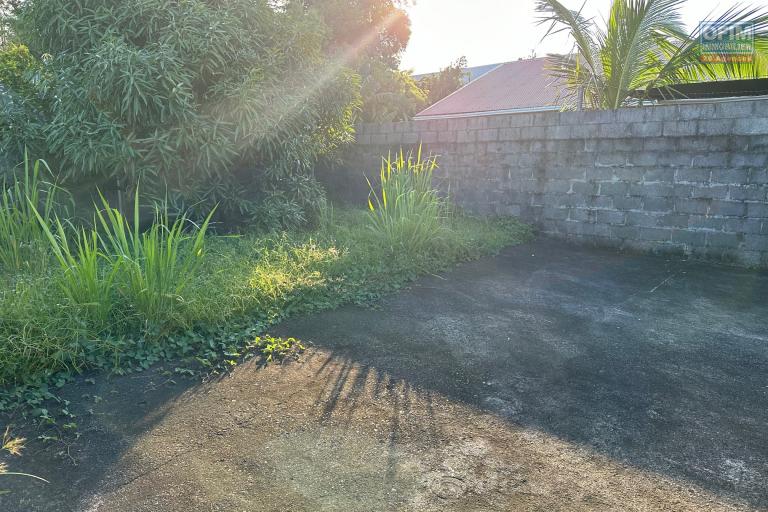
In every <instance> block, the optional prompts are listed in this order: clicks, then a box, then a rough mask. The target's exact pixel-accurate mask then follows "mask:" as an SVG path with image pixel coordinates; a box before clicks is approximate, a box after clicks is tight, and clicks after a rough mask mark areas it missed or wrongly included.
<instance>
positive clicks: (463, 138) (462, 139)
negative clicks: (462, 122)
mask: <svg viewBox="0 0 768 512" xmlns="http://www.w3.org/2000/svg"><path fill="white" fill-rule="evenodd" d="M475 141H477V132H476V131H475V130H460V131H458V132H457V133H456V142H458V143H459V144H466V143H468V142H475Z"/></svg>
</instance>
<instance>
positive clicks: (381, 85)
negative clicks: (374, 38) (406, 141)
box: [360, 60, 427, 122]
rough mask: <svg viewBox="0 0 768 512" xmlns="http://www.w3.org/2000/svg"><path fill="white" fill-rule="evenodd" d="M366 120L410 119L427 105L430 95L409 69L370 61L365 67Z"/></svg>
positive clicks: (363, 73) (363, 90) (364, 106)
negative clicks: (402, 69) (399, 69)
mask: <svg viewBox="0 0 768 512" xmlns="http://www.w3.org/2000/svg"><path fill="white" fill-rule="evenodd" d="M360 74H361V75H362V77H363V79H362V96H363V110H362V112H361V113H360V118H361V120H362V121H365V122H389V121H406V120H408V119H410V118H411V117H413V116H414V115H415V114H417V113H418V112H419V111H420V110H422V109H423V108H424V107H425V106H426V101H427V94H426V92H425V91H423V90H422V89H421V87H419V84H418V83H417V82H416V81H415V80H414V79H413V76H412V75H411V73H410V72H409V71H398V70H396V69H391V68H389V67H388V66H387V65H386V64H384V63H382V62H379V61H375V60H369V61H368V62H367V63H366V64H365V65H364V66H363V68H362V69H361V73H360Z"/></svg>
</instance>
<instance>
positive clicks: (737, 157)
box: [730, 152, 768, 167]
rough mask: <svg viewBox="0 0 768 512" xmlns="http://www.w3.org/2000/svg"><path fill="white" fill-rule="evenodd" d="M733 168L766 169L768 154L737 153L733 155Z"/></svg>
mask: <svg viewBox="0 0 768 512" xmlns="http://www.w3.org/2000/svg"><path fill="white" fill-rule="evenodd" d="M730 163H731V167H765V166H766V165H768V154H766V153H757V152H749V153H748V152H737V153H732V154H731V162H730Z"/></svg>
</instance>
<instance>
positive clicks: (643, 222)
mask: <svg viewBox="0 0 768 512" xmlns="http://www.w3.org/2000/svg"><path fill="white" fill-rule="evenodd" d="M626 220H627V225H628V226H637V227H642V228H653V227H656V226H658V225H659V215H658V214H651V213H648V212H629V213H628V214H627V217H626Z"/></svg>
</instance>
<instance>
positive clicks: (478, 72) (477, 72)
mask: <svg viewBox="0 0 768 512" xmlns="http://www.w3.org/2000/svg"><path fill="white" fill-rule="evenodd" d="M501 64H502V63H496V64H485V65H483V66H472V67H468V68H463V69H462V70H461V71H462V74H463V75H464V76H463V78H464V84H465V85H466V84H468V83H469V82H471V81H473V80H477V79H478V78H480V77H481V76H483V75H485V74H486V73H488V72H489V71H493V70H494V69H496V68H497V67H499V66H501ZM438 73H439V71H436V72H434V73H421V74H419V75H413V79H414V80H417V81H418V80H421V79H422V78H426V77H428V76H433V75H437V74H438Z"/></svg>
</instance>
